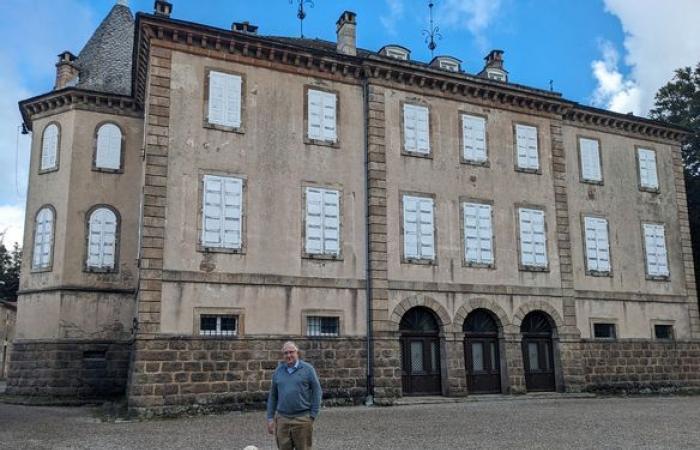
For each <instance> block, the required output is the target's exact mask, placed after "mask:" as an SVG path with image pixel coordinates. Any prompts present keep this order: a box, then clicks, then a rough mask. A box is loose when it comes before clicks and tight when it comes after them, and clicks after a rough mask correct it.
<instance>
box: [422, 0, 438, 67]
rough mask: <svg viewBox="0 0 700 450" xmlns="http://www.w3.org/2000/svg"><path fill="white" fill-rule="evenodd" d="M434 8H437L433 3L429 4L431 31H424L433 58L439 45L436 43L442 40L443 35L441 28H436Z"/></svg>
mask: <svg viewBox="0 0 700 450" xmlns="http://www.w3.org/2000/svg"><path fill="white" fill-rule="evenodd" d="M433 6H435V3H434V2H433V1H429V2H428V9H429V10H430V29H429V30H423V33H422V34H423V36H425V43H426V44H428V48H429V49H430V56H433V52H434V51H435V48H437V43H435V40H438V41H439V40H441V39H442V35H441V34H440V27H436V26H435V25H434V23H433Z"/></svg>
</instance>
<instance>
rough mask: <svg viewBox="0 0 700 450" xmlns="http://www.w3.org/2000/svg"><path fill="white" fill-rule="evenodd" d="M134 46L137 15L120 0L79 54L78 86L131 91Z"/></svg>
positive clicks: (124, 93)
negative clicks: (135, 16)
mask: <svg viewBox="0 0 700 450" xmlns="http://www.w3.org/2000/svg"><path fill="white" fill-rule="evenodd" d="M133 48H134V16H133V14H132V13H131V10H130V9H129V8H128V7H127V6H125V5H122V4H119V3H118V4H116V5H114V7H112V9H111V10H110V12H109V14H107V17H105V18H104V20H103V21H102V23H101V24H100V26H99V27H97V30H95V33H94V34H93V35H92V37H91V38H90V40H88V42H87V44H85V47H83V49H82V50H81V51H80V54H79V55H78V59H77V61H76V62H75V64H76V67H77V68H78V70H80V81H79V82H78V86H77V87H79V88H82V89H88V90H92V91H98V92H107V93H111V94H122V95H130V94H131V64H132V54H133Z"/></svg>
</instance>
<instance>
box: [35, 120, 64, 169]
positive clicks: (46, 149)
mask: <svg viewBox="0 0 700 450" xmlns="http://www.w3.org/2000/svg"><path fill="white" fill-rule="evenodd" d="M59 137H60V136H59V130H58V125H56V124H55V123H52V124H49V125H48V126H47V127H46V128H44V136H43V137H42V140H41V163H40V165H39V167H40V170H42V171H45V170H53V169H57V168H58V143H59Z"/></svg>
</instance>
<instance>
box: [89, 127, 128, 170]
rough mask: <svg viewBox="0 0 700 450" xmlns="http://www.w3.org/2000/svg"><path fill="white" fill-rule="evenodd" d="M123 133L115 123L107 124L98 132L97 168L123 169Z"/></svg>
mask: <svg viewBox="0 0 700 450" xmlns="http://www.w3.org/2000/svg"><path fill="white" fill-rule="evenodd" d="M121 150H122V132H121V130H119V127H118V126H116V125H114V124H113V123H106V124H104V125H102V126H101V127H100V129H99V130H97V150H96V154H95V166H96V167H98V168H101V169H113V170H119V169H120V168H121V153H122V152H121Z"/></svg>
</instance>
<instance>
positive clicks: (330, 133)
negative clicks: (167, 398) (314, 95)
mask: <svg viewBox="0 0 700 450" xmlns="http://www.w3.org/2000/svg"><path fill="white" fill-rule="evenodd" d="M321 97H322V98H323V112H322V114H323V116H322V117H323V122H322V123H323V139H324V140H326V141H331V142H335V141H336V140H337V139H338V137H337V133H336V115H337V113H336V103H337V98H336V96H335V94H332V93H330V92H322V93H321Z"/></svg>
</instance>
